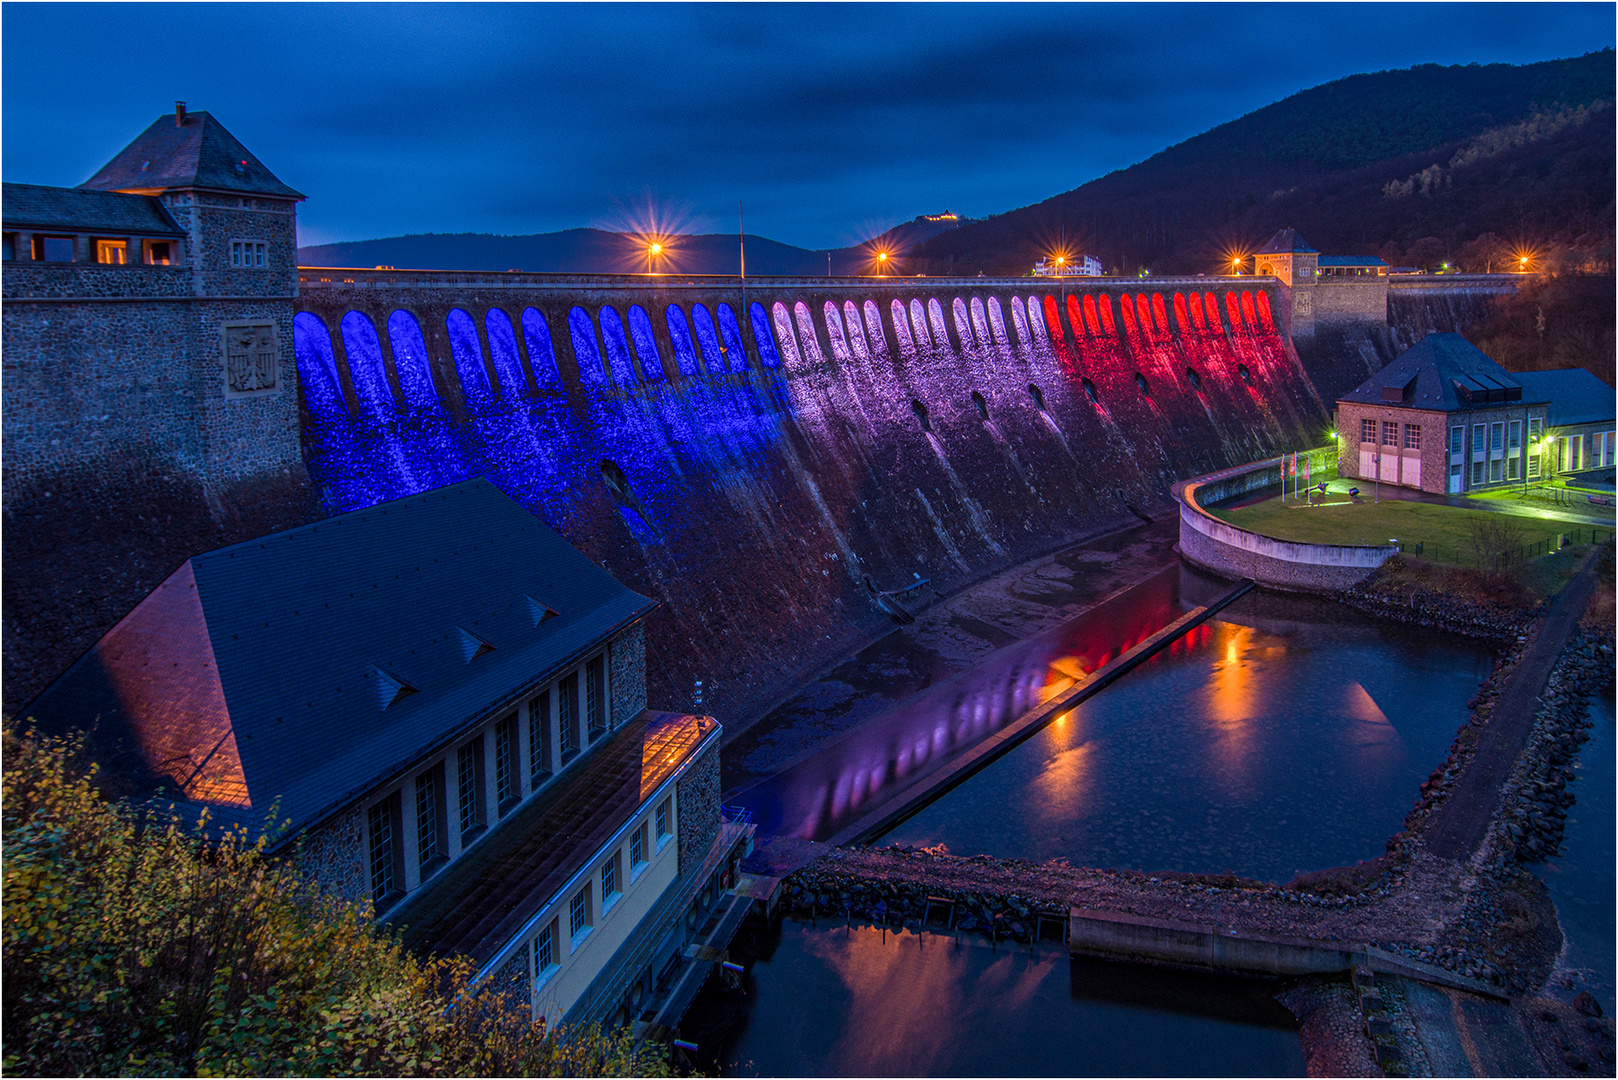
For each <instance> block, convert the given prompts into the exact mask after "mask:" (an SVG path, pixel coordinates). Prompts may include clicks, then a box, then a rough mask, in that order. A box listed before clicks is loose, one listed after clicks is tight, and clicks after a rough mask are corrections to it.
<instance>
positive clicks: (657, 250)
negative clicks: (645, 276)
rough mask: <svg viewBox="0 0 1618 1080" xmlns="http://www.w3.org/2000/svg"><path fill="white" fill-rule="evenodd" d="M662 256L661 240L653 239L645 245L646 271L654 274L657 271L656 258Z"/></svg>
mask: <svg viewBox="0 0 1618 1080" xmlns="http://www.w3.org/2000/svg"><path fill="white" fill-rule="evenodd" d="M662 257H663V245H662V243H661V242H659V241H657V240H653V241H652V242H651V243H649V244H647V245H646V268H647V270H648V271H650V272H651V273H654V274H655V273H657V260H659V259H661V258H662Z"/></svg>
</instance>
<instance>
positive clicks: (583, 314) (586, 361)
mask: <svg viewBox="0 0 1618 1080" xmlns="http://www.w3.org/2000/svg"><path fill="white" fill-rule="evenodd" d="M567 332H568V336H569V337H571V338H572V339H573V355H574V357H575V358H576V359H577V360H578V362H579V382H581V383H583V384H584V385H585V386H605V385H607V368H606V366H605V365H604V364H602V362H601V350H600V349H598V348H597V347H596V328H595V323H594V322H592V321H591V319H590V313H589V312H588V311H585V310H584V309H583V308H581V307H575V308H573V309H572V310H571V311H569V312H568V313H567Z"/></svg>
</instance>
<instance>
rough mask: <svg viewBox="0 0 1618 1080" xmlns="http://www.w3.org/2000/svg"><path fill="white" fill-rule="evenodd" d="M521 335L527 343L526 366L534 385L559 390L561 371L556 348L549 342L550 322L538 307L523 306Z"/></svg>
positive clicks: (543, 388) (560, 386) (544, 388)
mask: <svg viewBox="0 0 1618 1080" xmlns="http://www.w3.org/2000/svg"><path fill="white" fill-rule="evenodd" d="M522 336H523V340H524V341H525V342H527V343H528V368H529V371H530V372H531V373H532V374H533V377H534V385H535V386H537V387H539V388H540V389H541V390H560V389H561V388H562V373H561V370H560V369H559V368H558V367H557V366H556V348H555V346H553V345H552V344H551V328H550V324H549V323H547V322H546V321H545V313H544V312H542V311H540V310H539V309H538V308H524V309H523V313H522Z"/></svg>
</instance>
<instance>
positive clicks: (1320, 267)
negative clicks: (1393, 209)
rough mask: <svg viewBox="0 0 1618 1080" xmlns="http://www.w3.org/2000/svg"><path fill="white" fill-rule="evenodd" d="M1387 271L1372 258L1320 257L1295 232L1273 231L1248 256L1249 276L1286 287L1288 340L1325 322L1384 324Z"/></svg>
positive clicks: (1301, 335) (1347, 256)
mask: <svg viewBox="0 0 1618 1080" xmlns="http://www.w3.org/2000/svg"><path fill="white" fill-rule="evenodd" d="M1387 269H1388V267H1387V263H1385V262H1383V261H1382V260H1381V259H1378V258H1374V257H1362V256H1355V255H1322V254H1321V253H1320V252H1319V251H1318V250H1317V249H1316V248H1314V247H1312V246H1310V244H1309V242H1308V241H1307V240H1305V239H1304V238H1303V237H1302V236H1300V235H1299V234H1298V231H1297V230H1296V229H1282V230H1281V231H1279V232H1277V233H1276V234H1275V235H1274V236H1272V237H1270V240H1269V242H1268V243H1266V244H1265V245H1264V246H1263V247H1261V248H1259V249H1258V251H1257V252H1255V253H1254V255H1253V273H1254V274H1256V275H1257V276H1259V277H1273V278H1276V279H1277V280H1279V281H1280V282H1281V284H1282V285H1285V286H1286V287H1287V290H1288V293H1289V295H1290V298H1291V303H1290V305H1288V310H1286V311H1285V312H1284V314H1285V316H1286V318H1287V329H1288V331H1289V332H1290V333H1291V334H1292V337H1293V338H1294V339H1298V338H1308V337H1311V336H1313V334H1314V333H1315V329H1316V327H1318V326H1320V325H1323V324H1328V323H1363V322H1371V323H1376V324H1384V323H1386V321H1387V317H1388V280H1387Z"/></svg>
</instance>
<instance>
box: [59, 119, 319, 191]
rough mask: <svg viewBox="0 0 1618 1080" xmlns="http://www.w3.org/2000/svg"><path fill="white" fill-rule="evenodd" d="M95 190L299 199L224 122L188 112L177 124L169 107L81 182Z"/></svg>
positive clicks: (82, 185) (83, 185)
mask: <svg viewBox="0 0 1618 1080" xmlns="http://www.w3.org/2000/svg"><path fill="white" fill-rule="evenodd" d="M79 186H80V187H84V188H92V189H94V190H97V191H156V190H159V189H167V188H192V187H200V188H212V189H214V190H217V191H239V192H242V193H244V194H251V195H278V196H281V197H282V198H288V199H301V198H303V197H304V196H303V195H302V194H301V193H300V192H297V191H294V190H293V189H292V188H289V187H287V186H286V185H285V184H283V183H281V181H279V180H277V179H276V178H275V174H274V173H272V172H270V170H269V169H266V168H265V167H264V165H263V163H262V162H260V161H259V160H258V158H256V157H254V156H253V155H252V154H251V153H249V152H248V150H247V147H245V146H243V145H242V144H241V143H239V142H237V141H236V136H234V135H232V134H231V133H230V132H228V131H226V130H225V125H223V124H221V123H220V122H219V121H217V120H215V119H214V118H213V117H212V116H209V115H208V114H207V113H205V112H194V113H188V114H186V116H185V122H184V124H183V125H182V124H176V123H175V122H174V115H173V114H172V113H170V114H165V115H163V116H160V117H158V118H157V119H156V120H155V121H153V122H152V126H151V127H149V128H147V129H146V130H145V131H143V132H141V133H140V134H139V135H138V136H136V138H135V141H134V142H132V143H130V144H129V145H128V146H126V147H124V148H123V150H121V151H120V152H119V154H118V156H117V157H115V158H113V159H112V160H111V161H109V162H107V164H105V165H103V166H102V167H101V171H100V172H98V173H96V174H95V175H94V176H92V177H90V179H88V180H86V181H85V182H84V183H83V184H80V185H79Z"/></svg>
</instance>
